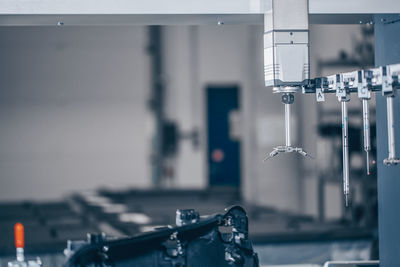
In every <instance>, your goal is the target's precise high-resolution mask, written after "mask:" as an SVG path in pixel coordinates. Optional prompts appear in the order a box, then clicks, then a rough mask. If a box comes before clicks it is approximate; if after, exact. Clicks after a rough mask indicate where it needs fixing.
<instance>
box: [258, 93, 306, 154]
mask: <svg viewBox="0 0 400 267" xmlns="http://www.w3.org/2000/svg"><path fill="white" fill-rule="evenodd" d="M293 102H294V95H293V93H289V92H285V93H283V94H282V103H283V104H284V105H285V145H284V146H277V147H275V148H274V149H273V150H272V151H271V152H270V153H269V154H268V155H267V156H266V157H265V158H264V161H266V160H268V159H270V158H273V157H275V156H277V155H278V154H279V153H291V152H297V153H299V154H300V155H302V156H304V157H309V158H312V156H310V154H308V153H307V152H306V151H304V149H302V148H301V147H293V146H292V142H291V133H290V129H291V128H290V105H291V104H293Z"/></svg>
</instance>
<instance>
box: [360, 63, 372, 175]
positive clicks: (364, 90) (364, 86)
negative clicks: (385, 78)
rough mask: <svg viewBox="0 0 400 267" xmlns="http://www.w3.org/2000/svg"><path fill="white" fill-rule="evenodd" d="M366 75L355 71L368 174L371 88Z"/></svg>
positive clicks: (361, 71) (368, 171) (368, 172)
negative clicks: (360, 104)
mask: <svg viewBox="0 0 400 267" xmlns="http://www.w3.org/2000/svg"><path fill="white" fill-rule="evenodd" d="M367 77H369V75H367V76H366V75H365V73H364V71H363V70H360V71H358V72H357V92H358V97H359V98H360V99H361V101H362V109H363V140H364V151H365V153H366V161H367V174H368V175H370V168H369V151H370V150H371V135H370V125H369V108H368V101H369V100H370V99H371V90H370V86H369V82H368V81H367Z"/></svg>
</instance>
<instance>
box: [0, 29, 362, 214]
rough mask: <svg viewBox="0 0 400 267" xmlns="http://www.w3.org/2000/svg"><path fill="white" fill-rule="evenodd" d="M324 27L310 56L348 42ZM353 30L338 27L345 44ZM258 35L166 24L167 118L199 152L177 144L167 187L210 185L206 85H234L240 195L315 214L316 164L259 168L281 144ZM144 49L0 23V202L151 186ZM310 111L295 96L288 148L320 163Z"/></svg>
mask: <svg viewBox="0 0 400 267" xmlns="http://www.w3.org/2000/svg"><path fill="white" fill-rule="evenodd" d="M329 27H330V26H329ZM329 27H328V28H326V26H317V27H314V26H313V27H312V28H311V45H312V48H311V57H312V60H313V61H315V60H317V59H321V58H329V57H331V56H332V55H333V53H334V54H336V53H337V48H338V47H339V46H341V47H347V48H348V47H349V46H350V44H351V42H348V41H346V42H345V41H342V42H341V41H340V40H335V41H334V42H331V41H329V38H328V37H330V36H332V35H333V34H336V35H337V34H338V30H337V28H335V27H333V28H331V29H329ZM346 29H348V31H349V32H345V30H346ZM354 31H355V29H353V28H345V26H343V28H340V30H339V32H341V33H342V36H343V38H345V40H348V38H350V37H349V36H352V33H354ZM262 32H263V28H262V27H261V26H246V25H242V26H237V25H236V26H228V25H224V26H201V27H197V26H170V27H166V28H165V31H164V56H165V59H164V66H163V67H164V70H165V80H166V92H167V93H166V100H165V101H166V117H167V118H169V119H171V120H175V121H177V122H178V123H179V127H180V129H181V130H182V131H184V132H188V131H191V130H193V129H194V128H197V129H199V131H200V146H199V148H194V147H193V146H192V144H191V143H190V142H189V141H183V142H182V143H181V144H180V151H179V154H178V157H177V158H176V160H175V162H174V166H175V174H176V177H175V181H174V183H173V186H175V187H179V188H205V187H206V186H207V185H208V175H207V173H208V170H207V166H206V154H205V153H206V144H207V139H206V116H205V115H206V110H205V108H206V103H205V88H206V86H207V85H210V84H238V85H239V86H240V88H241V94H242V98H241V107H242V112H243V113H242V118H243V119H242V130H243V133H244V135H243V138H242V148H241V149H242V150H241V152H242V193H243V196H244V198H245V200H246V201H248V202H251V203H254V204H257V205H266V206H273V207H275V208H278V209H282V210H288V211H293V212H299V213H306V214H311V215H316V212H317V198H316V192H317V187H316V185H317V183H316V181H317V179H316V172H315V169H316V165H317V163H316V161H310V160H308V159H303V158H301V157H300V156H298V155H280V156H278V157H277V158H275V159H273V160H271V161H269V162H266V163H263V162H262V159H263V158H264V156H265V155H266V154H267V153H269V152H270V151H271V149H272V148H273V147H274V146H276V145H281V144H283V142H284V134H283V133H284V128H283V126H284V107H283V105H282V104H281V101H280V96H279V95H274V94H273V93H272V92H271V90H270V89H268V88H265V87H264V76H263V54H262V53H263V50H262V45H263V44H262ZM336 39H338V38H336ZM330 44H332V45H331V46H330V47H328V46H329V45H330ZM146 45H147V29H146V28H145V27H72V28H69V27H60V28H56V27H45V28H35V27H27V28H0V48H1V49H0V62H1V64H0V80H1V81H2V86H1V89H0V91H1V94H0V125H1V126H2V130H1V131H0V200H20V199H29V198H34V199H54V198H59V197H61V196H64V195H65V194H68V193H70V192H72V191H74V190H84V189H95V188H97V187H99V186H107V187H115V188H122V187H127V186H129V187H149V186H151V173H150V138H151V134H152V130H153V128H152V124H153V121H152V118H151V115H150V113H149V111H148V109H147V101H148V97H149V92H150V80H149V79H150V78H149V77H150V76H149V69H150V68H149V58H148V55H147V54H146ZM325 51H335V52H329V53H327V52H325ZM313 61H312V62H313ZM311 66H312V73H316V70H315V69H313V65H311ZM316 105H317V104H316V103H315V100H314V98H313V97H312V96H302V95H300V94H298V95H296V96H295V104H294V106H293V109H294V110H293V121H294V122H293V130H294V132H293V143H294V144H295V145H298V146H301V147H303V148H304V149H306V150H307V151H308V152H310V153H311V154H312V155H315V156H317V157H319V156H320V155H319V154H317V152H318V151H317V145H316V119H317V113H316ZM299 115H300V116H299ZM339 200H340V196H338V197H337V201H339ZM334 201H336V200H334Z"/></svg>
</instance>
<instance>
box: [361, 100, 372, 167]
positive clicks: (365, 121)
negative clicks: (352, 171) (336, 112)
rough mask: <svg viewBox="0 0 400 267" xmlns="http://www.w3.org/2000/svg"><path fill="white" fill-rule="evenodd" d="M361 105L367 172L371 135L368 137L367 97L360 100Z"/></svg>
mask: <svg viewBox="0 0 400 267" xmlns="http://www.w3.org/2000/svg"><path fill="white" fill-rule="evenodd" d="M362 105H363V133H364V151H365V152H366V153H367V154H366V155H367V174H368V175H369V174H370V171H369V151H370V150H371V137H370V126H369V109H368V99H363V100H362Z"/></svg>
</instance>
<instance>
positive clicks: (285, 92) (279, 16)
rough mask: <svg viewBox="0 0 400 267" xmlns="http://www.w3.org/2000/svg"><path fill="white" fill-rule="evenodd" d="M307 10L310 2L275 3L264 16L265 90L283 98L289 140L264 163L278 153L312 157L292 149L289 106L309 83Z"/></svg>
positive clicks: (281, 0) (280, 0) (279, 0)
mask: <svg viewBox="0 0 400 267" xmlns="http://www.w3.org/2000/svg"><path fill="white" fill-rule="evenodd" d="M288 6H290V7H291V8H290V9H288V8H287V7H288ZM307 10H308V1H307V0H300V1H299V0H272V1H271V9H270V10H269V11H268V12H267V13H265V16H264V26H265V27H264V78H265V86H267V87H273V89H272V90H273V92H274V93H280V94H282V103H283V104H284V105H285V137H286V142H285V145H284V146H277V147H275V148H274V149H273V150H272V152H270V153H269V154H268V155H267V156H266V157H265V158H264V161H266V160H268V159H270V158H273V157H275V156H276V155H278V154H279V153H291V152H297V153H299V154H300V155H302V156H308V157H310V155H309V154H308V153H307V152H305V151H304V150H303V149H302V148H299V147H292V143H291V138H290V137H291V136H290V133H291V131H290V116H291V115H290V105H291V104H293V102H294V93H296V92H297V91H300V89H301V87H302V86H303V85H306V84H307V81H308V79H309V45H308V43H309V41H308V39H309V38H308V15H307V12H308V11H307ZM283 14H284V16H283Z"/></svg>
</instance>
